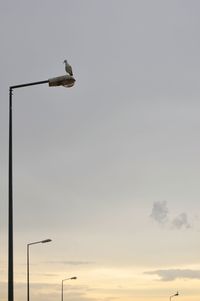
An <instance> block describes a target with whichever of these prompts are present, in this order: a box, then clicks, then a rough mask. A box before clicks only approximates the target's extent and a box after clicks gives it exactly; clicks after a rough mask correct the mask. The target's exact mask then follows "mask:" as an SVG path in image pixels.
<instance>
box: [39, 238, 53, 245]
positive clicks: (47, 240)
mask: <svg viewBox="0 0 200 301" xmlns="http://www.w3.org/2000/svg"><path fill="white" fill-rule="evenodd" d="M50 241H52V240H51V239H44V240H42V241H41V243H43V244H44V243H46V242H50Z"/></svg>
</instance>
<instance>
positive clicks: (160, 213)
mask: <svg viewBox="0 0 200 301" xmlns="http://www.w3.org/2000/svg"><path fill="white" fill-rule="evenodd" d="M168 212H169V210H168V208H167V202H166V201H160V202H159V201H158V202H154V204H153V208H152V212H151V215H150V216H151V218H153V219H154V220H155V221H156V222H158V223H159V224H164V223H166V222H167V219H168Z"/></svg>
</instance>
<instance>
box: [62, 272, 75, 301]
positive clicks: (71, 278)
mask: <svg viewBox="0 0 200 301" xmlns="http://www.w3.org/2000/svg"><path fill="white" fill-rule="evenodd" d="M76 279H77V277H70V278H66V279H63V280H62V286H61V301H63V282H64V281H66V280H76Z"/></svg>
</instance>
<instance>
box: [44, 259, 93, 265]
mask: <svg viewBox="0 0 200 301" xmlns="http://www.w3.org/2000/svg"><path fill="white" fill-rule="evenodd" d="M45 263H50V264H64V265H88V264H94V262H93V261H56V260H55V261H45Z"/></svg>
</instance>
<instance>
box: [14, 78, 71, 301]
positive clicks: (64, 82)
mask: <svg viewBox="0 0 200 301" xmlns="http://www.w3.org/2000/svg"><path fill="white" fill-rule="evenodd" d="M43 84H48V85H49V87H58V86H62V87H66V88H70V87H72V86H73V85H74V84H75V79H74V77H73V76H70V75H63V76H58V77H54V78H50V79H47V80H43V81H39V82H31V83H26V84H20V85H15V86H10V87H9V160H8V162H9V163H8V301H14V271H13V162H12V157H13V151H12V95H13V91H14V90H15V89H18V88H25V87H29V86H36V85H43Z"/></svg>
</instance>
